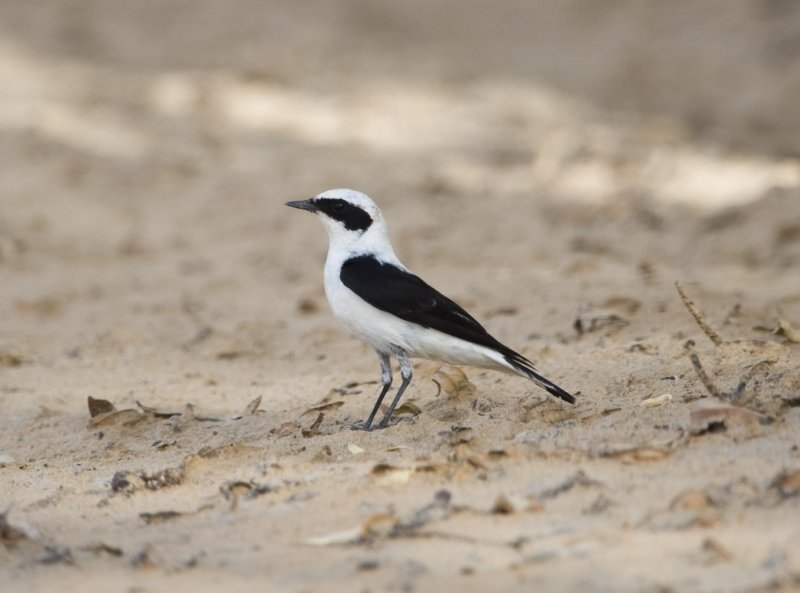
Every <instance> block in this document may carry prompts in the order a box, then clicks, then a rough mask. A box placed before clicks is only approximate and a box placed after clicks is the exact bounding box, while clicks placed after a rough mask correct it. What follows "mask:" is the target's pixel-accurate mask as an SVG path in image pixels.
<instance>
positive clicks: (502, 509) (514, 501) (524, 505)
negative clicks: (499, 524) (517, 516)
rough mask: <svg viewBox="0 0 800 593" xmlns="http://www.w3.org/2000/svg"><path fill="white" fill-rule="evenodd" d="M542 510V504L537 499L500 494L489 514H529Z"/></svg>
mask: <svg viewBox="0 0 800 593" xmlns="http://www.w3.org/2000/svg"><path fill="white" fill-rule="evenodd" d="M543 509H544V504H542V501H540V500H539V499H538V498H535V497H531V496H521V495H519V494H516V495H515V494H510V495H506V494H501V495H500V496H498V497H497V498H496V499H495V501H494V504H493V505H492V508H491V510H490V511H489V512H491V513H493V514H495V515H513V514H514V513H526V512H527V513H530V512H537V511H541V510H543Z"/></svg>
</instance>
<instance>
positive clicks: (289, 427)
mask: <svg viewBox="0 0 800 593" xmlns="http://www.w3.org/2000/svg"><path fill="white" fill-rule="evenodd" d="M299 429H300V425H299V424H298V423H297V422H284V423H283V424H281V427H280V428H279V429H278V438H279V439H280V438H283V437H288V436H290V435H291V434H293V433H295V432H297V431H298V430H299Z"/></svg>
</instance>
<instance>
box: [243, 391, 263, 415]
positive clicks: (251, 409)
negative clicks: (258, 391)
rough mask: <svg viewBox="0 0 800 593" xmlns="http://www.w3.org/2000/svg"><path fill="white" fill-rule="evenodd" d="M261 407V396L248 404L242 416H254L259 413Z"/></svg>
mask: <svg viewBox="0 0 800 593" xmlns="http://www.w3.org/2000/svg"><path fill="white" fill-rule="evenodd" d="M260 405H261V396H260V395H259V396H258V397H257V398H255V399H254V400H253V401H251V402H250V403H249V404H247V407H246V408H245V409H244V412H242V416H252V415H253V414H255V413H256V412H257V411H258V407H259V406H260Z"/></svg>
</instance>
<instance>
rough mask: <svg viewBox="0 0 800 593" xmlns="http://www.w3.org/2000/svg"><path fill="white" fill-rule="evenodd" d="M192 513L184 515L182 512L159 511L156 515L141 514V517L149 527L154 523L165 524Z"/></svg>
mask: <svg viewBox="0 0 800 593" xmlns="http://www.w3.org/2000/svg"><path fill="white" fill-rule="evenodd" d="M187 514H190V513H182V512H180V511H158V512H156V513H139V517H140V518H141V519H142V520H143V521H144V522H145V523H147V524H148V525H151V524H153V523H163V522H164V521H169V520H171V519H176V518H177V517H182V516H184V515H187Z"/></svg>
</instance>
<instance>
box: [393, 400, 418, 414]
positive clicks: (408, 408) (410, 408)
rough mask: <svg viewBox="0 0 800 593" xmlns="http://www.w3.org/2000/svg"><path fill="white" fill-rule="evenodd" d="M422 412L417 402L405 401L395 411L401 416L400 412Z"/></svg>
mask: <svg viewBox="0 0 800 593" xmlns="http://www.w3.org/2000/svg"><path fill="white" fill-rule="evenodd" d="M421 413H422V410H421V409H420V408H419V406H417V405H416V404H414V403H412V402H405V403H403V404H402V405H401V406H400V407H399V408H397V409H396V410H395V411H394V415H395V416H399V415H400V414H411V415H412V416H419V415H420V414H421Z"/></svg>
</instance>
